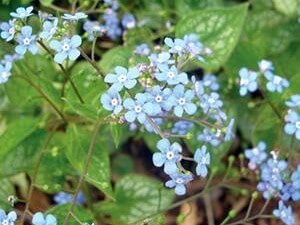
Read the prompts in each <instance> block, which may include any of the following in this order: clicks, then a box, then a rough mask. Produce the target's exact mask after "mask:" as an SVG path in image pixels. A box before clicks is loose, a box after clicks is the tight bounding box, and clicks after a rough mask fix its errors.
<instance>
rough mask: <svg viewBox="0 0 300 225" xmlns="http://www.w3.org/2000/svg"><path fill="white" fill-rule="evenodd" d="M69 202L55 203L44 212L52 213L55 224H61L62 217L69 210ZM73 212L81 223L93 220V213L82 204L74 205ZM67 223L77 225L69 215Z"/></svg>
mask: <svg viewBox="0 0 300 225" xmlns="http://www.w3.org/2000/svg"><path fill="white" fill-rule="evenodd" d="M69 208H70V204H64V205H57V206H55V207H53V208H51V209H50V210H48V211H47V212H46V214H53V215H54V216H55V217H56V219H57V224H63V222H64V219H65V218H66V215H67V213H68V211H69ZM73 214H74V215H75V216H76V218H78V219H79V220H80V221H81V222H82V224H85V223H87V224H92V223H93V222H95V221H94V219H93V215H92V213H91V212H90V211H88V210H87V209H85V208H83V207H82V206H79V205H76V206H75V208H74V212H73ZM68 224H69V225H78V224H79V222H78V221H76V220H75V219H74V218H73V217H71V219H70V222H69V223H68Z"/></svg>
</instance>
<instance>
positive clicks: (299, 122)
mask: <svg viewBox="0 0 300 225" xmlns="http://www.w3.org/2000/svg"><path fill="white" fill-rule="evenodd" d="M296 127H297V129H300V120H299V121H297V122H296Z"/></svg>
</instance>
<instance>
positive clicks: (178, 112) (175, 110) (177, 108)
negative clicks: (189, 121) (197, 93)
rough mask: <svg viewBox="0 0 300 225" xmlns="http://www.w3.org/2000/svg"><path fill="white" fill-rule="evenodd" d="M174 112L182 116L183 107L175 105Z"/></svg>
mask: <svg viewBox="0 0 300 225" xmlns="http://www.w3.org/2000/svg"><path fill="white" fill-rule="evenodd" d="M174 113H175V115H176V116H178V117H182V114H183V108H182V107H181V106H175V108H174Z"/></svg>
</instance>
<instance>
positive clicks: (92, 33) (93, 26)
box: [83, 20, 106, 41]
mask: <svg viewBox="0 0 300 225" xmlns="http://www.w3.org/2000/svg"><path fill="white" fill-rule="evenodd" d="M83 29H84V30H85V31H86V32H87V33H88V34H89V37H88V40H89V41H93V40H94V38H95V37H97V36H100V35H102V34H103V33H104V32H106V29H105V27H104V26H102V25H100V23H99V22H98V21H91V20H87V21H86V22H85V23H84V24H83Z"/></svg>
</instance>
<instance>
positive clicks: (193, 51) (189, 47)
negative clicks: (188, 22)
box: [183, 34, 204, 61]
mask: <svg viewBox="0 0 300 225" xmlns="http://www.w3.org/2000/svg"><path fill="white" fill-rule="evenodd" d="M183 41H184V43H185V46H184V52H185V53H186V54H188V55H190V56H191V57H192V58H195V59H198V60H200V61H204V59H203V57H202V56H201V54H202V52H203V44H202V43H201V42H200V41H199V40H198V36H197V35H196V34H187V35H185V36H184V37H183Z"/></svg>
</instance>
